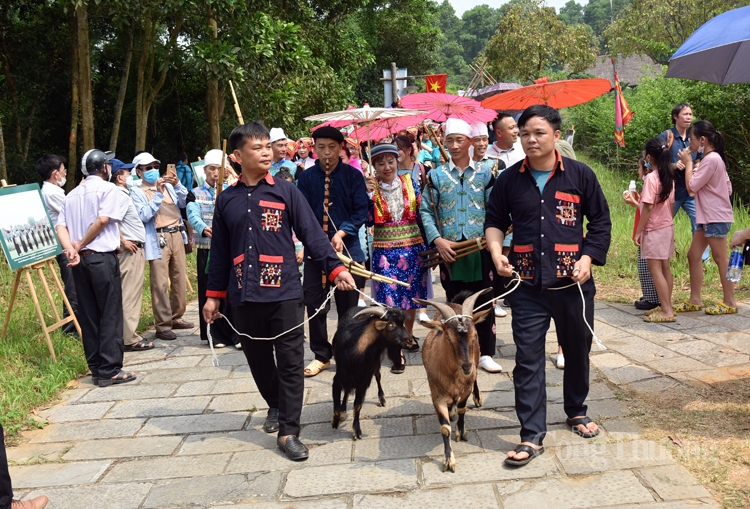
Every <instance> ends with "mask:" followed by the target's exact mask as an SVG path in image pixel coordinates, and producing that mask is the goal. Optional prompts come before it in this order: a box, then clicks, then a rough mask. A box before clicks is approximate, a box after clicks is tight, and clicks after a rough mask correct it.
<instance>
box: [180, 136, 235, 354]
mask: <svg viewBox="0 0 750 509" xmlns="http://www.w3.org/2000/svg"><path fill="white" fill-rule="evenodd" d="M223 155H224V153H223V152H222V151H221V150H219V149H213V150H209V151H208V152H206V157H204V158H203V160H204V161H205V166H203V171H204V172H205V174H206V181H205V182H204V183H203V185H202V186H200V187H196V188H195V189H193V194H194V195H195V201H194V202H190V203H188V205H187V217H188V221H189V222H190V225H191V226H192V227H193V239H194V241H195V247H196V255H197V262H198V309H203V306H205V305H206V301H207V297H206V284H207V283H208V276H207V274H206V267H207V266H208V252H209V250H210V249H211V238H212V237H213V220H214V205H215V204H216V183H217V182H218V180H219V168H221V160H222V157H223ZM226 187H227V185H226V184H224V186H223V187H222V189H226ZM219 313H221V314H223V315H224V316H226V317H227V320H219V321H217V322H216V323H214V324H213V325H212V326H211V338H212V339H213V343H214V346H215V347H216V348H223V347H225V346H227V345H234V346H235V347H236V348H237V349H241V348H242V345H241V344H240V338H239V337H238V336H237V334H235V333H234V331H233V330H232V329H231V328H230V327H229V322H232V321H233V319H232V307H231V306H228V305H227V302H226V299H221V303H220V304H219ZM199 316H200V333H201V340H202V341H205V342H206V343H208V334H207V330H206V320H205V319H204V318H203V314H202V313H199Z"/></svg>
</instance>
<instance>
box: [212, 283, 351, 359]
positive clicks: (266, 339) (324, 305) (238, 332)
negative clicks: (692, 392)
mask: <svg viewBox="0 0 750 509" xmlns="http://www.w3.org/2000/svg"><path fill="white" fill-rule="evenodd" d="M358 291H359V290H358ZM335 292H336V287H335V286H334V287H332V288H331V291H329V292H328V296H327V297H326V300H324V301H323V303H322V304H321V305H320V306H319V307H318V309H316V310H315V313H313V314H312V316H308V317H307V320H304V321H303V322H302V323H300V324H298V325H295V326H294V327H292V328H291V329H289V330H286V331H284V332H282V333H281V334H277V335H276V336H274V337H272V338H255V337H253V336H250V335H249V334H244V333H242V332H240V331H238V330H237V329H235V328H234V325H232V322H230V321H229V320H228V319H227V317H226V316H224V315H222V314H220V315H219V316H220V317H221V318H223V319H224V320H226V321H227V323H228V324H229V327H230V328H231V329H232V330H233V331H234V332H235V333H236V334H237V335H238V336H245V337H246V338H248V339H254V340H255V341H273V340H275V339H279V338H280V337H281V336H283V335H284V334H288V333H290V332H292V331H293V330H295V329H299V328H300V327H303V326H304V325H305V324H306V323H308V322H309V321H310V320H312V319H313V318H315V317H316V316H317V315H318V314H319V313H320V312H321V311H322V310H323V308H325V307H326V304H328V303H329V302H330V301H331V299H332V298H333V294H334V293H335ZM360 293H361V292H360ZM206 336H208V346H209V347H211V363H212V364H213V365H214V367H218V366H219V358H218V357H217V356H216V351H215V350H214V339H213V337H212V336H211V324H210V323H207V324H206Z"/></svg>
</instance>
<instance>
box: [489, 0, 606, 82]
mask: <svg viewBox="0 0 750 509" xmlns="http://www.w3.org/2000/svg"><path fill="white" fill-rule="evenodd" d="M485 53H486V56H487V60H488V61H489V62H490V73H491V74H492V75H493V76H494V77H495V78H497V79H501V78H502V79H513V78H517V79H521V80H524V81H531V80H534V79H536V78H539V77H541V76H542V74H543V73H544V72H545V70H547V69H550V68H554V67H563V66H564V67H566V68H568V69H570V70H571V71H572V72H580V71H583V70H584V69H586V68H588V67H589V66H591V65H592V64H593V63H594V62H595V60H596V45H595V40H594V38H593V35H592V34H591V33H590V32H589V30H588V28H586V27H585V26H583V25H575V26H568V25H566V24H565V23H563V22H562V21H561V20H560V19H559V18H558V17H557V15H556V14H555V9H554V8H552V7H545V6H544V2H543V0H525V1H523V2H522V3H521V2H519V3H516V4H515V5H513V6H512V7H511V8H510V9H508V11H507V14H505V15H504V16H503V17H502V18H501V19H500V24H499V25H498V28H497V32H496V33H495V35H494V36H493V37H492V39H490V41H489V43H488V44H487V49H486V50H485Z"/></svg>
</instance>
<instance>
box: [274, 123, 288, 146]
mask: <svg viewBox="0 0 750 509" xmlns="http://www.w3.org/2000/svg"><path fill="white" fill-rule="evenodd" d="M286 139H287V137H286V134H284V130H283V129H282V128H281V127H272V128H271V143H275V142H277V141H279V140H286Z"/></svg>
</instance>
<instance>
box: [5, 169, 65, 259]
mask: <svg viewBox="0 0 750 509" xmlns="http://www.w3.org/2000/svg"><path fill="white" fill-rule="evenodd" d="M0 210H2V213H1V214H0V242H2V245H3V252H4V253H5V258H7V260H8V264H9V265H10V269H11V270H18V269H20V268H23V267H26V266H28V265H32V264H34V263H37V262H39V261H42V260H44V259H46V258H50V257H52V256H55V255H58V254H60V253H62V247H61V246H60V242H59V241H58V240H57V234H56V232H55V225H53V224H52V220H51V219H50V217H49V213H48V212H47V207H46V206H45V205H44V201H43V200H42V193H41V190H40V189H39V184H25V185H22V186H13V187H2V188H0Z"/></svg>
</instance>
